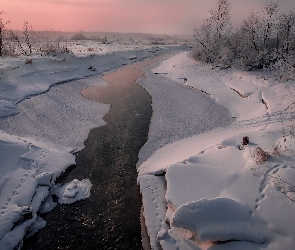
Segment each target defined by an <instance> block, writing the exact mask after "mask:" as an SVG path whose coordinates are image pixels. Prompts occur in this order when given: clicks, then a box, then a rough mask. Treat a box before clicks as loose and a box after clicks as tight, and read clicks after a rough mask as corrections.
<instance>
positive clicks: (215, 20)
mask: <svg viewBox="0 0 295 250" xmlns="http://www.w3.org/2000/svg"><path fill="white" fill-rule="evenodd" d="M194 38H195V40H196V41H197V48H196V50H195V51H194V53H193V56H194V57H195V58H196V59H198V60H201V61H203V62H205V63H212V64H214V65H216V66H220V67H222V68H225V67H231V66H234V67H237V68H242V69H246V70H253V69H264V70H267V71H269V72H272V73H274V74H275V76H277V77H278V78H280V79H282V78H283V79H284V80H289V79H292V78H293V77H294V75H295V11H291V12H289V13H281V12H280V10H279V4H278V2H273V1H270V2H266V3H265V4H264V6H263V7H262V8H261V9H260V10H259V11H252V12H251V13H250V14H249V15H248V16H247V18H246V19H244V20H243V22H242V24H241V25H240V27H239V28H237V29H234V28H233V25H232V22H231V3H230V1H229V0H218V2H217V5H216V6H215V8H212V9H211V10H210V11H209V15H208V17H207V18H206V19H205V20H204V21H203V23H202V25H201V26H200V27H199V28H197V29H195V32H194Z"/></svg>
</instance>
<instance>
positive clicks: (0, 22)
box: [0, 11, 9, 56]
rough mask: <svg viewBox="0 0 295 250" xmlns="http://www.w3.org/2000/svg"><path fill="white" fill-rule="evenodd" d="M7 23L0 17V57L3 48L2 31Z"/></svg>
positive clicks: (1, 12) (0, 13)
mask: <svg viewBox="0 0 295 250" xmlns="http://www.w3.org/2000/svg"><path fill="white" fill-rule="evenodd" d="M2 14H3V11H0V15H2ZM8 23H9V21H6V22H5V21H3V19H2V18H1V16H0V56H2V55H3V47H4V29H5V26H6V25H7V24H8Z"/></svg>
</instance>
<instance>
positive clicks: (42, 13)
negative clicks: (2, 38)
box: [0, 0, 295, 34]
mask: <svg viewBox="0 0 295 250" xmlns="http://www.w3.org/2000/svg"><path fill="white" fill-rule="evenodd" d="M3 1H4V3H3ZM1 2H2V3H1V7H0V8H1V10H3V11H4V12H5V13H4V14H3V15H2V18H3V19H4V20H10V21H11V23H10V27H11V28H12V29H22V26H23V22H24V20H26V21H29V23H30V24H31V25H32V26H33V28H34V29H35V30H45V29H47V30H50V29H51V30H60V31H118V32H142V33H166V34H175V33H184V34H190V33H192V31H193V29H194V28H195V27H197V26H198V25H199V24H200V22H201V20H203V19H204V18H205V17H206V15H207V13H208V10H209V9H210V8H211V7H212V6H215V4H216V2H217V0H1ZM231 2H232V9H233V20H234V22H235V23H239V22H241V20H242V19H243V18H245V17H246V16H247V14H248V13H249V12H250V11H251V10H257V9H258V8H259V7H261V6H262V5H263V4H264V3H265V1H264V0H247V1H245V0H232V1H231ZM280 6H281V7H282V9H283V10H294V11H295V0H281V1H280Z"/></svg>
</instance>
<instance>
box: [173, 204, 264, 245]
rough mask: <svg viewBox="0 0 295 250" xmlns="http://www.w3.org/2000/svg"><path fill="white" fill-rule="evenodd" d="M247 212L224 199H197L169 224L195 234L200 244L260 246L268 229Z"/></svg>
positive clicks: (185, 206) (242, 206) (238, 205)
mask: <svg viewBox="0 0 295 250" xmlns="http://www.w3.org/2000/svg"><path fill="white" fill-rule="evenodd" d="M250 212H251V211H250V209H248V208H247V207H246V206H245V205H243V204H241V203H238V202H236V201H234V200H232V199H228V198H216V199H211V200H206V199H201V200H198V201H195V202H190V203H186V204H184V205H182V206H180V207H179V208H178V209H176V211H175V213H174V214H173V217H172V222H171V225H172V226H173V227H180V228H184V229H188V230H190V231H192V232H196V233H197V235H198V238H199V240H200V241H213V242H216V241H233V240H244V241H250V242H256V243H264V242H266V241H267V240H268V238H269V237H268V233H267V232H268V228H267V227H266V226H265V225H264V224H263V223H262V222H260V221H258V220H257V219H253V218H252V217H251V213H250Z"/></svg>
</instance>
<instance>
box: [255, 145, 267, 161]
mask: <svg viewBox="0 0 295 250" xmlns="http://www.w3.org/2000/svg"><path fill="white" fill-rule="evenodd" d="M251 157H252V159H253V160H254V161H255V162H256V163H257V164H261V163H262V162H265V161H267V159H268V158H269V157H270V155H269V153H268V152H266V151H265V150H263V149H262V148H261V147H259V146H256V147H255V148H254V151H253V152H252V154H251Z"/></svg>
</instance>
